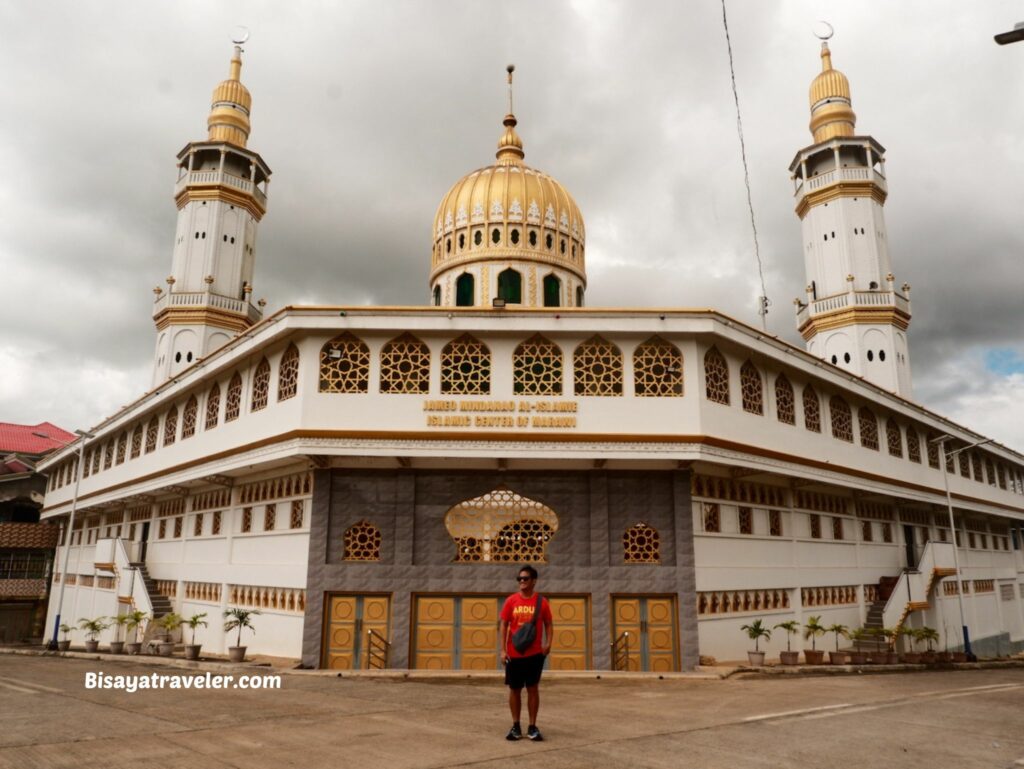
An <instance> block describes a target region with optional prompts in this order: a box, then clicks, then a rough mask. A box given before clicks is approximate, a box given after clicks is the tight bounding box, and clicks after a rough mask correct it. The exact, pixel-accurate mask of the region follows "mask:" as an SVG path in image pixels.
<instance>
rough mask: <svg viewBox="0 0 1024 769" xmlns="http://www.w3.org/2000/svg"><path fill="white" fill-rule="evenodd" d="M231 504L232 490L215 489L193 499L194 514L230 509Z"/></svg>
mask: <svg viewBox="0 0 1024 769" xmlns="http://www.w3.org/2000/svg"><path fill="white" fill-rule="evenodd" d="M230 504H231V489H215V490H214V491H205V492H203V493H202V494H196V495H195V496H194V497H192V512H195V511H197V510H213V509H214V508H218V507H228V506H229V505H230Z"/></svg>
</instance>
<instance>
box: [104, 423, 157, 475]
mask: <svg viewBox="0 0 1024 769" xmlns="http://www.w3.org/2000/svg"><path fill="white" fill-rule="evenodd" d="M159 435H160V419H159V417H153V418H152V419H150V420H149V424H148V425H146V453H147V454H149V453H150V452H153V451H156V439H157V437H158V436H159ZM96 456H97V457H99V452H97V453H96ZM97 470H99V467H93V469H92V471H93V472H96V471H97Z"/></svg>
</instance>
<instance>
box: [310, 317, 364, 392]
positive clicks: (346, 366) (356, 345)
mask: <svg viewBox="0 0 1024 769" xmlns="http://www.w3.org/2000/svg"><path fill="white" fill-rule="evenodd" d="M369 386H370V348H369V347H367V346H366V343H365V342H363V341H362V340H361V339H358V338H357V337H354V336H353V335H352V334H349V333H348V332H345V333H343V334H340V335H338V336H336V337H334V339H332V340H331V341H329V342H328V343H327V344H325V345H324V346H323V347H322V348H320V392H322V393H365V392H368V390H369Z"/></svg>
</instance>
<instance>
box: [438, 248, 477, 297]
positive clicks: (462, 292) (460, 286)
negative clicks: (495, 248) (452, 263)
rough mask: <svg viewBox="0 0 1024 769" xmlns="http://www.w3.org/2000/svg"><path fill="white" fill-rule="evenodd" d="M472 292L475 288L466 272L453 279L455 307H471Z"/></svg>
mask: <svg viewBox="0 0 1024 769" xmlns="http://www.w3.org/2000/svg"><path fill="white" fill-rule="evenodd" d="M478 234H479V233H478ZM474 291H475V287H474V280H473V276H472V275H471V274H470V273H468V272H464V273H462V274H461V275H460V276H459V277H458V278H456V279H455V306H456V307H472V306H473V296H474ZM438 304H440V302H438Z"/></svg>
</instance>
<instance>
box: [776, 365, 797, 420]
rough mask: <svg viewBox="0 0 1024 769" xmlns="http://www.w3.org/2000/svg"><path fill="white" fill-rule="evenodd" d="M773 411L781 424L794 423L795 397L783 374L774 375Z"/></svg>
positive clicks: (791, 386)
mask: <svg viewBox="0 0 1024 769" xmlns="http://www.w3.org/2000/svg"><path fill="white" fill-rule="evenodd" d="M775 411H776V413H777V414H778V415H779V421H780V422H782V423H783V424H787V425H795V424H796V398H795V397H794V396H793V385H791V384H790V383H789V380H788V379H787V378H786V375H785V374H779V375H778V376H777V377H775Z"/></svg>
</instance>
